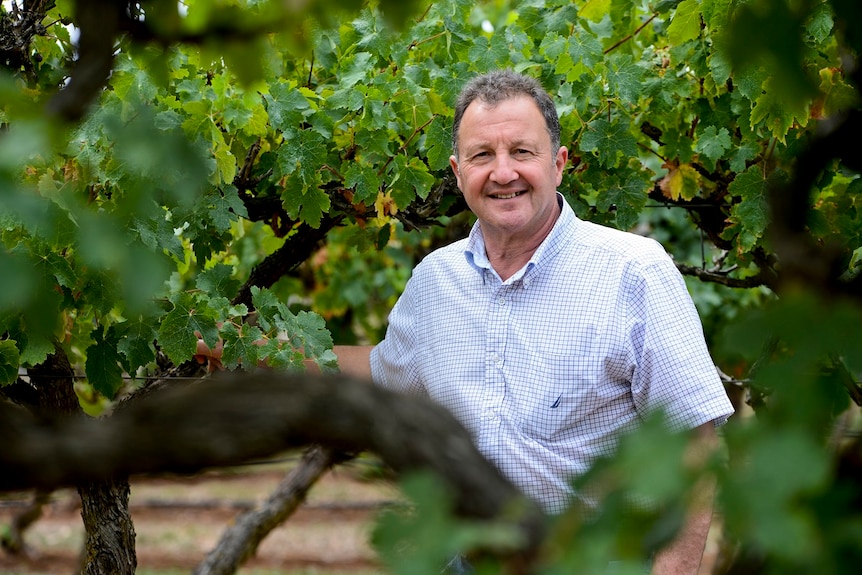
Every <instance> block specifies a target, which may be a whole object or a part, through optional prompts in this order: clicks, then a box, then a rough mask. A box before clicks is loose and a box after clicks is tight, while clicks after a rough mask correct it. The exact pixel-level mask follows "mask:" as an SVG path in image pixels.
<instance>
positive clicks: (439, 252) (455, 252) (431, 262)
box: [417, 238, 468, 267]
mask: <svg viewBox="0 0 862 575" xmlns="http://www.w3.org/2000/svg"><path fill="white" fill-rule="evenodd" d="M467 242H468V238H463V239H460V240H456V241H454V242H452V243H450V244H446V245H445V246H442V247H439V248H437V249H435V250H433V251H431V252H429V253H428V255H426V256H425V257H424V258H422V261H420V262H419V265H418V266H417V267H436V266H451V265H458V264H462V263H466V259H465V255H464V254H465V252H466V251H467Z"/></svg>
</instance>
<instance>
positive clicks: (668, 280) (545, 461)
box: [371, 196, 733, 513]
mask: <svg viewBox="0 0 862 575" xmlns="http://www.w3.org/2000/svg"><path fill="white" fill-rule="evenodd" d="M558 198H559V201H560V203H561V205H562V213H561V215H560V218H559V219H558V221H557V223H556V225H555V226H554V228H553V230H552V231H551V233H550V234H549V235H548V237H547V238H545V241H544V242H543V243H542V244H541V245H540V246H539V248H538V249H537V250H536V252H535V254H533V257H532V259H531V260H530V262H529V263H528V264H527V265H526V266H524V268H523V269H521V270H520V271H519V272H518V273H516V274H515V275H513V276H512V277H511V278H509V279H508V280H506V281H505V282H502V281H501V280H500V277H499V276H498V275H497V273H496V272H495V271H494V270H493V268H492V267H491V265H490V263H489V261H488V258H487V257H486V254H485V246H484V241H483V239H482V232H481V229H480V227H479V225H478V223H477V224H476V225H475V226H474V227H473V230H472V231H471V233H470V236H469V237H468V238H466V239H464V240H461V241H458V242H455V243H453V244H451V245H449V246H446V247H444V248H441V249H439V250H437V251H435V252H433V253H431V254H429V255H428V256H427V257H426V258H425V259H424V260H423V261H422V262H421V263H420V264H419V265H418V266H416V268H415V270H414V271H413V275H412V277H411V279H410V281H409V282H408V284H407V287H406V289H405V291H404V294H403V295H402V296H401V297H400V299H399V300H398V302H397V303H396V305H395V307H394V308H393V309H392V313H391V314H390V316H389V327H388V330H387V333H386V338H385V339H384V340H383V341H382V342H381V343H380V344H379V345H377V346H376V347H375V348H374V350H373V351H372V354H371V369H372V375H373V379H374V381H375V382H376V383H377V384H378V385H381V386H384V387H387V388H390V389H394V390H398V391H402V392H408V393H417V394H423V395H427V396H430V397H431V398H433V399H434V400H435V401H437V402H438V403H440V404H442V405H443V406H445V407H446V408H448V409H449V410H450V411H451V412H452V413H453V414H454V415H455V417H456V418H458V419H459V420H460V421H461V423H462V424H463V425H464V426H465V427H466V428H467V429H468V430H469V431H470V432H471V433H472V435H473V438H474V441H475V442H476V445H477V446H478V448H479V450H480V451H481V452H482V453H483V454H484V455H485V457H487V458H488V459H489V460H490V461H491V462H493V463H494V464H495V465H497V467H498V468H499V469H500V470H501V471H502V473H503V474H504V475H505V476H506V477H508V478H509V480H510V481H512V482H513V483H514V484H515V485H517V486H518V487H519V488H520V489H521V490H522V491H523V492H524V493H526V494H527V495H528V496H530V497H532V498H533V499H535V500H536V501H537V502H539V503H540V504H541V505H542V506H543V508H544V509H545V510H546V511H547V512H549V513H559V512H562V511H563V510H564V509H565V508H566V507H567V506H568V504H569V503H570V502H571V497H572V492H571V486H570V481H571V479H572V477H574V476H577V475H580V474H581V473H583V472H584V471H586V470H587V469H588V468H589V466H590V464H591V462H592V461H593V460H594V459H595V458H596V457H598V456H600V455H609V454H611V453H612V452H613V450H614V448H615V446H616V438H617V436H618V435H619V434H620V433H621V432H624V431H626V430H629V429H631V428H633V427H634V426H636V425H637V423H638V421H639V420H640V418H641V417H642V416H644V415H645V414H646V413H647V412H648V411H650V410H652V409H656V408H659V407H661V408H663V409H664V410H665V411H666V413H667V414H668V416H669V420H670V422H671V424H672V425H673V426H674V427H675V428H677V429H680V430H682V429H686V428H694V427H697V426H699V425H701V424H704V423H707V422H710V421H713V422H715V424H716V425H718V424H721V423H723V422H724V421H726V419H727V418H728V417H729V416H730V415H731V414H732V413H733V408H732V406H731V404H730V402H729V400H728V398H727V395H726V393H725V391H724V387H723V385H722V383H721V381H720V379H719V377H718V373H717V371H716V368H715V366H714V364H713V362H712V360H711V358H710V355H709V352H708V350H707V348H706V344H705V342H704V338H703V331H702V327H701V323H700V318H699V316H698V315H697V311H696V309H695V307H694V304H693V303H692V301H691V298H690V296H689V294H688V291H687V290H686V287H685V283H684V281H683V279H682V277H681V276H680V274H679V272H678V271H677V269H676V267H675V266H674V264H673V262H672V261H671V258H670V257H669V256H668V255H667V253H666V252H665V251H664V249H663V248H662V247H661V245H660V244H658V243H657V242H655V241H654V240H651V239H648V238H643V237H640V236H637V235H634V234H629V233H624V232H620V231H617V230H613V229H611V228H607V227H603V226H599V225H596V224H593V223H590V222H586V221H582V220H580V219H578V218H577V217H576V216H575V214H574V212H573V211H572V209H571V207H570V206H569V205H568V203H566V202H565V200H563V198H562V196H559V197H558Z"/></svg>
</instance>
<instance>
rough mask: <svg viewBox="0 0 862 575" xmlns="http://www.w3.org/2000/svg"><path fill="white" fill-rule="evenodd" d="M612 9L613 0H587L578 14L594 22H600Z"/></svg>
mask: <svg viewBox="0 0 862 575" xmlns="http://www.w3.org/2000/svg"><path fill="white" fill-rule="evenodd" d="M610 9H611V0H587V2H586V3H585V4H584V5H583V7H582V8H581V9H580V10H579V11H578V16H580V17H581V18H586V19H587V20H592V21H593V22H600V21H601V20H602V18H604V17H605V15H606V14H607V13H608V12H610Z"/></svg>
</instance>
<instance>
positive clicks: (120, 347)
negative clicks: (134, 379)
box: [117, 317, 158, 372]
mask: <svg viewBox="0 0 862 575" xmlns="http://www.w3.org/2000/svg"><path fill="white" fill-rule="evenodd" d="M117 334H118V336H119V342H118V343H117V351H119V352H120V353H121V354H123V356H124V358H125V363H126V364H127V365H128V366H129V370H130V371H131V372H134V371H136V370H137V369H138V368H139V367H141V366H144V365H147V364H148V363H150V362H151V361H153V360H154V359H155V358H156V350H155V348H154V347H153V342H154V341H155V339H156V337H157V335H158V334H157V333H156V330H155V328H154V327H153V322H152V319H151V318H145V317H139V318H137V319H135V320H130V321H126V322H124V323H122V324H119V325H118V326H117Z"/></svg>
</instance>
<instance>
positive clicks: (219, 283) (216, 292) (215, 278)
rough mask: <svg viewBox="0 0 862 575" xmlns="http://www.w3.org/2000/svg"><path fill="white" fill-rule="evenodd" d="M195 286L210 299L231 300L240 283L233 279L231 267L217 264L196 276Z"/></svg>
mask: <svg viewBox="0 0 862 575" xmlns="http://www.w3.org/2000/svg"><path fill="white" fill-rule="evenodd" d="M195 285H196V286H197V287H198V289H199V290H201V291H203V292H204V293H206V294H208V295H209V296H211V297H214V296H223V297H225V298H228V299H231V298H233V297H234V296H235V295H236V294H237V292H238V291H239V288H240V281H239V280H238V279H236V278H234V277H233V266H229V265H226V264H222V263H218V264H216V265H214V266H213V267H211V268H209V269H208V270H205V271H204V272H202V273H201V274H200V275H198V277H197V279H196V280H195Z"/></svg>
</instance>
